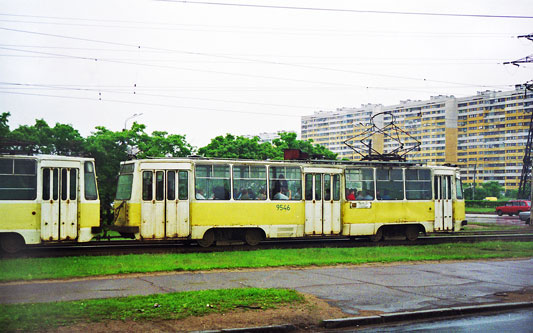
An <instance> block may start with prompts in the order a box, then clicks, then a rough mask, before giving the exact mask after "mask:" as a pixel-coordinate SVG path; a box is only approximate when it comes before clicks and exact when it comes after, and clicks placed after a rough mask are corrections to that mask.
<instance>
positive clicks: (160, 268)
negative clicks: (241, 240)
mask: <svg viewBox="0 0 533 333" xmlns="http://www.w3.org/2000/svg"><path fill="white" fill-rule="evenodd" d="M531 256H533V242H498V241H495V242H480V243H473V244H467V243H459V244H437V245H423V246H422V245H421V246H384V247H379V246H377V247H355V248H307V249H283V250H276V249H273V250H256V251H240V252H239V251H235V252H212V253H187V254H130V255H121V256H82V257H64V258H17V259H3V260H0V281H14V280H34V279H65V278H73V277H86V276H97V275H111V274H125V273H148V272H165V271H198V270H213V269H235V268H262V267H282V266H299V267H304V266H327V265H338V264H364V263H374V262H382V263H387V262H405V261H421V260H465V259H485V258H517V257H531Z"/></svg>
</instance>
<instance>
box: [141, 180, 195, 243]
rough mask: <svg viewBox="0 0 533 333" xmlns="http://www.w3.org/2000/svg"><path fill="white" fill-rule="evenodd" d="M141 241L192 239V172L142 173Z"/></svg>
mask: <svg viewBox="0 0 533 333" xmlns="http://www.w3.org/2000/svg"><path fill="white" fill-rule="evenodd" d="M142 177H143V184H142V204H141V237H143V238H148V239H150V238H158V239H160V238H175V237H187V236H189V230H190V229H189V172H188V171H187V170H145V171H143V172H142Z"/></svg>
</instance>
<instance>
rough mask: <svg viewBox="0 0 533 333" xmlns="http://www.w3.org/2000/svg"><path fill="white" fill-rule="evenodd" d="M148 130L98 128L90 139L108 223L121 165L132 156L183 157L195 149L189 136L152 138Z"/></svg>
mask: <svg viewBox="0 0 533 333" xmlns="http://www.w3.org/2000/svg"><path fill="white" fill-rule="evenodd" d="M145 129H146V126H145V125H143V124H138V123H133V125H132V127H131V129H129V130H123V131H118V132H114V131H111V130H108V129H107V128H105V127H96V132H94V133H92V134H91V135H90V136H89V137H87V139H86V149H87V154H88V155H89V156H91V157H93V158H94V159H95V164H96V174H97V175H98V190H99V194H100V202H101V216H102V219H103V220H104V221H107V222H110V221H112V219H113V211H112V209H111V205H112V202H113V200H114V198H115V192H116V186H117V177H118V174H119V171H120V162H122V161H126V160H128V159H131V158H133V156H132V155H135V157H137V158H146V157H164V156H172V157H183V156H187V155H190V154H191V153H192V146H191V145H190V144H188V143H187V141H186V140H185V136H182V135H177V134H171V135H168V133H166V132H158V131H156V132H153V133H152V134H151V135H149V134H147V133H146V132H145V131H144V130H145Z"/></svg>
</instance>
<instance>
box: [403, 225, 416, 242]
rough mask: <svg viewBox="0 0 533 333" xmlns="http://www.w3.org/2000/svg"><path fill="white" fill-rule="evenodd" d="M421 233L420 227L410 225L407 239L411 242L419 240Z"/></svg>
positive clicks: (406, 229) (406, 232)
mask: <svg viewBox="0 0 533 333" xmlns="http://www.w3.org/2000/svg"><path fill="white" fill-rule="evenodd" d="M419 233H420V231H419V230H418V226H416V225H408V226H407V228H405V237H406V238H407V240H409V241H415V240H417V239H418V234H419Z"/></svg>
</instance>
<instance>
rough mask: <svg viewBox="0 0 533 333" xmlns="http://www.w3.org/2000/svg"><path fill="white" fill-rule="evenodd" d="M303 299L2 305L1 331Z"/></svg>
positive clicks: (185, 297)
mask: <svg viewBox="0 0 533 333" xmlns="http://www.w3.org/2000/svg"><path fill="white" fill-rule="evenodd" d="M302 302H304V298H303V296H302V295H300V294H298V293H297V292H296V291H293V290H285V289H259V288H247V289H222V290H203V291H190V292H179V293H171V294H158V295H150V296H132V297H121V298H107V299H93V300H83V301H70V302H53V303H31V304H9V305H0V327H1V331H4V332H5V331H24V332H26V331H34V330H38V331H43V330H46V329H50V328H55V327H58V326H63V325H72V324H76V323H81V322H98V321H103V320H168V319H183V318H186V317H190V316H203V315H207V314H210V313H226V312H230V311H232V310H234V309H236V308H244V309H246V308H258V309H261V310H264V309H269V308H276V307H278V306H280V305H285V304H290V303H302Z"/></svg>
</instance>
